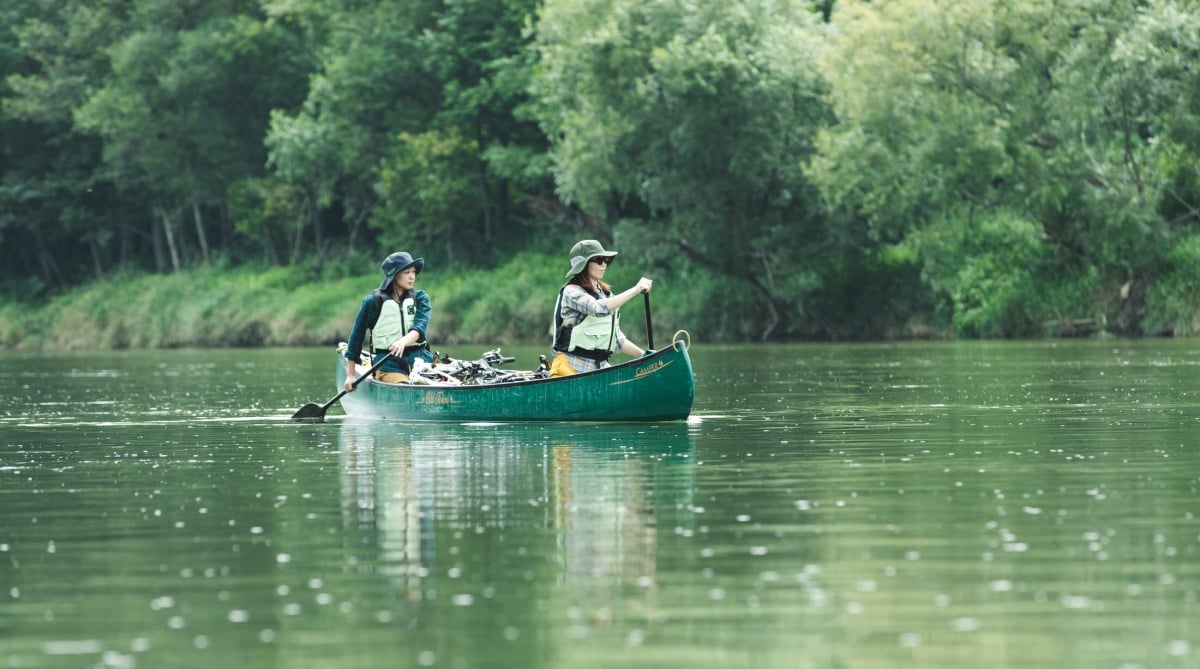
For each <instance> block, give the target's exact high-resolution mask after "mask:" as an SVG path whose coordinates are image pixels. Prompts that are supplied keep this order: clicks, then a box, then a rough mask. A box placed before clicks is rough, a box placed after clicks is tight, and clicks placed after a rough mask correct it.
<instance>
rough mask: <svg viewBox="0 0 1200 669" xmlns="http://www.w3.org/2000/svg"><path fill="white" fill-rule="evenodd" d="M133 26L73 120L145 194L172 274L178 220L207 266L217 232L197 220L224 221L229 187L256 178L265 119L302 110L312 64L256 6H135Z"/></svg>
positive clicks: (142, 1) (152, 1) (170, 0)
mask: <svg viewBox="0 0 1200 669" xmlns="http://www.w3.org/2000/svg"><path fill="white" fill-rule="evenodd" d="M131 20H132V21H133V22H134V25H135V26H136V27H135V28H134V29H133V30H130V31H129V34H128V36H127V37H125V38H124V39H121V40H118V41H116V42H114V43H113V44H112V46H111V47H109V49H108V53H109V55H110V58H111V65H112V73H111V75H110V76H109V77H107V78H106V80H105V82H104V85H103V86H102V87H100V88H99V89H98V90H97V91H96V92H95V93H94V94H92V95H91V96H90V97H89V98H88V99H87V101H86V102H85V103H84V104H83V105H81V106H80V107H79V109H78V110H77V111H76V115H75V116H76V120H77V123H78V126H79V128H80V129H81V130H83V131H85V132H90V133H93V134H96V135H98V136H100V137H102V138H103V139H104V150H105V161H106V163H107V164H108V165H109V166H110V167H111V169H113V170H114V171H115V172H116V173H117V174H118V175H119V180H120V182H121V183H122V184H123V185H134V186H136V187H138V188H140V189H142V190H144V191H145V192H147V193H149V194H150V195H151V198H152V206H153V207H154V211H155V213H156V218H157V219H158V220H159V222H160V223H161V225H162V231H163V233H164V239H165V240H166V242H167V247H168V251H169V252H170V258H171V264H172V266H173V267H174V268H176V269H178V268H179V266H180V262H181V261H180V255H181V250H182V249H181V245H180V244H179V243H178V242H177V241H176V239H177V237H178V236H179V232H178V231H180V228H181V227H182V222H183V221H184V220H188V221H190V222H191V223H192V230H193V231H194V235H193V236H192V237H191V239H192V241H193V242H194V244H195V249H196V255H198V256H199V257H200V258H201V259H202V260H203V261H205V262H207V261H208V260H209V257H210V243H209V241H208V236H209V232H208V231H209V230H210V229H213V228H214V226H212V225H210V224H207V223H206V221H205V215H204V214H205V212H206V211H207V212H209V213H211V214H214V215H215V217H216V218H217V219H218V220H220V221H222V222H224V221H225V219H226V218H227V217H226V216H225V213H226V204H227V203H226V201H225V200H226V194H227V191H228V190H229V188H230V187H231V186H232V185H233V184H235V183H237V182H238V181H239V180H240V179H243V178H246V177H247V176H253V175H256V174H263V172H264V169H265V163H266V153H265V149H264V148H263V147H262V144H261V140H262V137H263V135H264V133H265V131H266V127H267V120H268V118H269V115H270V112H271V110H272V109H276V108H287V107H289V106H293V105H295V104H297V103H298V102H299V100H300V97H301V96H302V94H303V91H304V87H303V86H304V83H305V74H306V72H307V67H308V63H307V62H306V61H305V59H304V58H303V52H302V51H300V50H299V49H297V48H296V46H297V40H296V39H295V36H294V35H293V34H292V33H291V32H289V31H288V30H286V29H285V28H283V27H282V26H281V25H280V24H278V23H268V22H267V21H266V20H265V17H264V16H262V15H261V13H260V12H259V11H258V10H257V7H256V5H255V4H254V3H248V4H245V5H242V8H241V9H240V12H239V11H234V12H231V11H229V5H228V3H225V2H217V1H215V0H192V1H190V2H184V3H181V2H177V1H175V0H138V1H137V2H136V3H135V10H134V14H133V16H132V17H131ZM221 231H222V232H225V233H226V234H228V229H227V228H221Z"/></svg>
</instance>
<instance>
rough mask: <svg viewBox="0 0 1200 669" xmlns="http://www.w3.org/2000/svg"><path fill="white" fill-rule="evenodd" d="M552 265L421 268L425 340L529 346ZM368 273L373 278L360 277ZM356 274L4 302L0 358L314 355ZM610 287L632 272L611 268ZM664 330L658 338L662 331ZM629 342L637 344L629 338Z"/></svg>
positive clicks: (631, 322)
mask: <svg viewBox="0 0 1200 669" xmlns="http://www.w3.org/2000/svg"><path fill="white" fill-rule="evenodd" d="M561 264H562V261H561V259H560V258H557V257H554V258H543V257H541V256H537V255H536V254H525V255H519V256H515V257H513V258H512V259H510V260H509V262H507V263H506V264H505V265H503V266H501V267H498V268H495V269H493V270H488V271H484V270H470V271H464V272H452V271H445V270H442V271H437V270H435V269H434V268H427V270H426V271H425V272H423V273H422V274H421V276H420V278H419V279H418V281H417V287H418V288H422V289H424V290H426V291H427V292H429V294H430V295H431V296H432V298H433V304H434V315H433V323H432V325H431V327H430V333H429V334H430V340H431V342H432V343H433V345H434V347H435V348H436V347H437V346H439V345H441V346H445V345H454V344H489V345H490V344H509V345H516V344H538V343H544V342H548V341H549V335H548V332H549V323H550V318H551V312H552V310H553V306H554V298H555V295H556V292H555V291H556V290H557V288H558V287H559V286H560V285H561V281H562V270H561V268H560V267H559V266H560V265H561ZM371 269H374V268H371ZM381 278H382V275H381V274H380V273H379V271H378V270H377V269H374V271H364V272H362V273H346V272H336V271H334V270H330V269H316V268H303V267H268V268H263V267H259V268H249V267H239V268H222V267H201V268H196V269H192V270H187V271H184V272H180V273H172V274H121V275H117V276H113V277H110V278H107V279H104V280H100V281H95V282H91V283H88V284H85V285H82V286H80V288H79V289H78V290H75V291H72V292H69V293H66V294H62V295H59V296H56V297H54V298H52V299H50V300H48V301H46V302H43V303H40V304H30V303H27V302H21V301H16V300H5V302H4V304H3V305H2V306H0V347H2V348H7V349H23V350H40V349H53V348H58V349H66V350H105V349H129V348H132V349H141V348H146V349H154V348H192V347H195V348H211V347H254V346H325V345H331V344H336V343H337V342H338V341H342V340H345V338H346V336H347V334H348V333H349V331H350V327H351V325H352V324H353V322H354V316H355V314H356V313H357V311H358V306H359V303H360V301H361V300H362V298H363V297H364V296H365V295H366V294H367V293H369V292H370V291H371V290H372V289H373V288H375V287H376V286H378V285H379V281H380V279H381ZM612 279H613V281H614V284H615V285H618V286H620V285H624V284H625V283H626V282H628V283H633V282H634V281H636V279H637V276H636V269H635V268H632V267H624V268H621V267H618V266H614V272H613V276H612ZM669 292H670V291H666V290H664V291H656V292H655V294H654V296H655V301H654V323H655V330H656V332H657V331H661V332H664V333H665V334H664V335H662V336H664V337H665V336H668V335H669V334H670V332H674V330H675V329H677V328H678V327H682V325H678V324H677V321H678V318H676V316H675V314H676V313H677V312H676V309H675V307H674V304H675V303H676V301H677V299H676V298H675V297H674V296H672V295H670V294H669ZM642 312H643V308H642V306H641V305H640V304H633V303H631V304H630V305H629V306H628V307H627V308H626V309H625V311H624V314H623V321H622V322H623V327H624V328H625V330H626V332H629V333H631V334H632V333H639V332H645V330H644V327H645V326H644V320H643V318H642ZM668 330H669V331H668ZM637 339H638V341H641V340H642V337H641V336H639V337H637Z"/></svg>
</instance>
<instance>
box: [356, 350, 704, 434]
mask: <svg viewBox="0 0 1200 669" xmlns="http://www.w3.org/2000/svg"><path fill="white" fill-rule="evenodd" d="M343 362H344V361H343V360H342V358H341V356H340V355H339V357H338V363H337V387H338V388H341V387H342V384H343V383H344V382H345V379H346V369H345V365H344V364H343ZM695 395H696V383H695V378H694V376H693V375H692V361H691V358H689V357H688V353H687V345H686V344H685V343H684V342H683V341H676V342H675V343H674V344H673V345H671V346H669V347H667V348H664V349H661V350H659V351H657V352H655V353H653V354H652V355H649V356H646V357H644V358H637V359H635V360H630V361H629V362H625V363H622V364H619V365H613V366H612V367H607V368H605V369H600V370H596V371H593V372H585V373H583V374H575V375H573V376H559V377H553V378H546V379H530V380H522V381H516V382H509V383H495V384H483V385H412V384H407V383H402V384H394V383H382V382H379V381H376V380H375V379H366V380H364V381H363V382H362V383H361V384H359V386H358V389H357V390H355V391H354V392H352V393H348V394H346V395H345V396H343V397H342V406H343V407H344V408H345V410H346V413H347V414H348V415H350V416H358V417H364V418H381V419H390V420H435V421H447V420H448V421H559V420H561V421H662V420H682V419H685V418H687V416H688V414H689V413H691V410H692V401H693V400H694V399H695Z"/></svg>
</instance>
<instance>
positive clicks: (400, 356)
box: [343, 251, 433, 393]
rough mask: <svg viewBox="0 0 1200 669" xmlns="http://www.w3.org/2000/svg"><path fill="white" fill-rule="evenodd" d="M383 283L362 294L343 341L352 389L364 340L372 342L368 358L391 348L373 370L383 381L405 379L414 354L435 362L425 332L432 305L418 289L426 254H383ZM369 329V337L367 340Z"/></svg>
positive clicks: (348, 388) (375, 359) (374, 358)
mask: <svg viewBox="0 0 1200 669" xmlns="http://www.w3.org/2000/svg"><path fill="white" fill-rule="evenodd" d="M381 267H382V268H383V283H381V284H379V288H378V289H377V290H373V291H371V294H370V295H367V296H366V297H364V298H363V301H362V305H361V306H359V308H358V316H357V317H356V318H355V319H354V327H353V328H351V329H350V338H349V340H347V342H346V344H347V346H346V384H345V385H344V386H343V389H345V391H346V392H348V393H349V392H354V380H355V379H356V378H357V376H356V375H355V373H354V368H355V366H356V365H357V363H358V359H359V356H361V355H362V349H363V345H364V344H367V345H369V346H370V348H371V356H372V357H371V360H372V362H378V361H379V358H380V357H382V356H384V355H386V354H387V353H389V352H390V353H391V354H392V357H391V359H389V360H387V361H386V362H384V363H383V364H382V365H380V366H379V369H377V370H375V378H377V379H379V380H380V381H384V382H386V383H403V382H405V381H407V380H408V373H409V372H410V371H412V363H413V361H414V360H416V359H417V358H420V359H422V360H424V361H425V362H433V355H432V354H431V353H430V352H429V342H428V341H427V340H426V339H425V333H426V332H427V331H428V329H429V315H430V314H431V313H432V311H433V308H432V306H431V302H430V300H429V294H428V293H426V292H425V291H423V290H417V289H416V287H415V286H416V283H417V274H420V272H421V270H422V269H423V268H424V267H425V259H424V258H413V257H412V256H411V255H409V254H408V253H406V252H404V251H397V252H396V253H393V254H391V255H390V256H388V257H387V258H385V259H384V261H383V264H382V265H381ZM368 331H370V333H371V337H370V341H366V339H367V332H368Z"/></svg>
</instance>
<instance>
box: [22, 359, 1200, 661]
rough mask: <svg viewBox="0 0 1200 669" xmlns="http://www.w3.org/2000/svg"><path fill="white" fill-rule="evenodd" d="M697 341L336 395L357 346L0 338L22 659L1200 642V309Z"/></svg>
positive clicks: (1115, 655) (1031, 655)
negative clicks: (423, 409)
mask: <svg viewBox="0 0 1200 669" xmlns="http://www.w3.org/2000/svg"><path fill="white" fill-rule="evenodd" d="M481 352H482V349H479V350H464V351H461V352H458V351H456V352H455V353H457V354H458V355H459V356H460V357H469V356H473V355H478V354H479V353H481ZM539 352H541V351H537V350H534V349H524V348H514V349H506V350H505V353H506V354H510V355H513V354H515V355H517V357H518V364H517V366H518V367H520V366H521V362H522V361H528V362H527V363H526V366H527V367H532V366H533V364H535V363H536V355H537V353H539ZM692 355H693V359H694V362H695V368H696V385H697V403H696V407H695V410H694V412H693V416H692V418H691V419H690V420H688V421H687V422H680V423H663V424H620V425H588V424H572V423H565V424H466V425H460V424H425V425H420V424H417V425H413V424H396V423H375V422H359V421H353V420H349V419H346V418H345V417H344V416H343V415H342V414H341V412H340V411H339V410H338V409H337V408H333V409H331V410H330V412H329V416H328V420H327V421H326V422H325V423H322V424H316V425H312V424H296V423H293V422H291V421H290V420H288V418H289V416H290V415H291V413H292V412H293V411H294V410H295V409H296V408H298V407H299V406H301V405H302V404H304V403H306V402H310V401H318V402H323V401H325V400H326V399H328V398H330V397H332V396H333V394H334V393H335V392H336V389H335V388H334V387H333V380H332V376H333V365H334V364H335V361H334V360H333V353H332V351H327V350H286V351H279V350H269V351H263V350H234V351H228V350H221V351H159V352H150V353H147V352H119V353H53V354H47V353H40V354H27V353H19V352H4V353H0V667H81V668H82V667H151V668H160V667H161V668H170V667H221V666H227V667H236V668H238V669H246V668H258V667H277V668H289V669H290V668H309V667H313V668H315V667H330V668H337V669H353V668H364V669H367V668H376V667H379V668H383V667H389V668H393V667H452V668H455V667H462V668H474V667H514V668H533V669H540V668H547V669H548V668H558V667H570V668H572V669H581V668H588V667H596V668H600V667H622V668H625V669H629V668H636V667H646V668H650V667H687V668H688V669H708V668H712V669H730V668H735V669H736V668H743V667H745V668H753V669H772V668H775V667H779V668H785V667H786V668H804V667H822V668H825V667H828V668H831V669H833V668H839V669H840V668H865V667H879V668H884V667H887V668H895V667H985V668H991V667H997V668H998V667H1013V668H1016V667H1055V668H1074V667H1078V668H1081V669H1083V668H1087V669H1093V668H1097V667H1110V668H1112V669H1134V668H1147V669H1149V668H1157V667H1200V629H1198V626H1197V622H1196V621H1198V620H1200V616H1198V613H1200V602H1198V601H1197V599H1198V588H1200V522H1197V519H1196V514H1197V513H1200V490H1198V489H1200V387H1198V381H1200V342H1196V341H1188V340H1143V341H1036V342H936V343H904V344H845V345H788V346H715V345H714V346H703V345H697V346H694V347H693V348H692Z"/></svg>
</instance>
